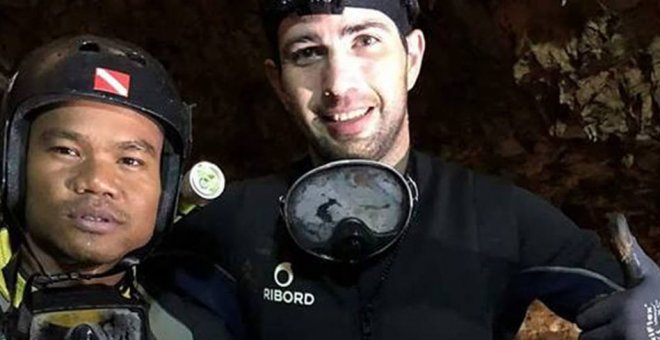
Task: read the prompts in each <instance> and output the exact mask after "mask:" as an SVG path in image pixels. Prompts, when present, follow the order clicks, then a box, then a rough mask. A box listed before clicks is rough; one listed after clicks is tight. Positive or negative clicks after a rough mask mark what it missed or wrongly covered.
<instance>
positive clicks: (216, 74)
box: [0, 0, 660, 339]
mask: <svg viewBox="0 0 660 340" xmlns="http://www.w3.org/2000/svg"><path fill="white" fill-rule="evenodd" d="M420 2H421V7H422V11H423V15H422V16H421V18H420V22H419V27H420V28H422V29H423V30H424V32H425V34H426V38H427V54H426V57H425V62H424V67H423V71H422V76H421V79H420V80H419V82H418V84H417V86H416V87H415V89H414V90H413V91H412V92H411V94H410V107H411V112H410V114H411V129H412V138H413V143H414V145H416V147H417V148H419V149H421V150H424V151H427V152H429V153H431V154H434V155H438V156H441V157H443V158H444V159H447V160H451V161H455V162H459V163H462V164H465V165H467V166H469V167H471V168H473V169H476V170H478V171H480V172H483V173H489V174H493V175H497V176H501V177H506V178H508V179H510V180H511V181H513V182H515V183H516V184H518V185H520V186H522V187H525V188H527V189H529V190H531V191H533V192H536V193H538V194H540V195H542V196H544V197H546V198H547V199H549V200H550V201H552V202H553V203H554V204H555V205H557V206H558V207H560V208H561V209H562V210H563V211H564V212H565V213H566V214H567V215H568V216H570V217H571V218H572V219H573V220H574V221H576V222H577V223H578V224H579V225H580V226H582V227H584V228H589V229H593V230H596V231H597V232H599V233H600V234H601V235H602V236H606V234H605V230H604V226H605V224H606V218H605V215H606V213H609V212H612V211H621V212H624V213H625V214H626V215H627V216H628V218H629V222H630V223H631V225H632V227H633V230H634V232H635V234H636V235H637V236H638V238H639V239H640V241H641V243H642V246H643V247H644V248H645V249H646V250H647V251H648V252H649V253H650V254H651V255H652V256H653V257H654V258H655V259H656V260H660V238H659V237H658V235H660V216H659V213H660V209H659V208H660V191H659V190H658V188H659V184H660V178H659V176H658V172H659V170H660V143H659V140H660V138H659V137H660V125H659V124H658V122H659V119H660V118H659V115H658V112H659V111H660V106H659V105H658V104H659V103H660V86H659V85H660V1H657V0H600V1H595V0H579V1H578V0H567V1H566V3H565V5H564V6H562V0H445V1H442V0H421V1H420ZM78 33H93V34H98V35H104V36H109V37H116V38H120V39H123V40H127V41H130V42H133V43H136V44H138V45H140V46H142V47H144V48H145V49H147V50H148V51H149V52H151V53H152V54H154V55H155V56H156V57H157V58H158V59H159V60H161V61H162V62H163V63H164V64H165V66H166V67H167V69H168V70H169V71H170V72H171V74H172V76H173V77H174V79H175V81H176V82H177V85H178V86H179V88H180V89H181V91H182V93H183V96H184V98H185V99H186V100H187V101H188V102H191V103H195V104H196V105H197V106H196V109H195V113H194V120H193V123H194V143H195V144H194V157H193V158H194V160H201V159H206V160H211V161H214V162H216V163H218V164H219V165H220V166H221V167H222V168H223V170H224V171H225V173H226V175H227V177H228V178H229V180H237V179H242V178H248V177H253V176H258V175H261V174H265V173H268V172H270V171H272V170H274V169H278V168H281V167H283V166H284V165H285V164H287V163H288V162H289V161H290V160H292V159H294V158H297V157H299V156H301V155H302V154H303V153H304V152H305V143H304V140H303V138H302V136H301V135H300V133H299V132H298V131H297V130H296V128H295V126H293V124H292V123H291V121H290V120H289V117H288V116H287V114H286V112H284V111H283V109H282V107H281V106H280V105H279V102H278V101H277V100H276V98H275V96H274V95H273V93H272V92H271V90H270V88H269V86H268V84H267V82H266V79H265V77H264V75H263V72H262V70H263V68H262V63H263V60H264V58H265V57H266V56H267V50H266V48H265V46H266V43H265V40H264V38H263V37H262V34H261V27H260V22H259V18H258V16H257V8H256V1H255V0H245V1H228V0H194V1H174V0H162V1H148V0H112V1H109V0H107V1H103V0H98V1H83V0H77V1H74V0H49V1H45V0H44V1H40V0H0V90H4V89H5V88H6V86H7V82H8V78H9V77H10V74H11V71H12V69H13V68H14V67H15V65H16V63H17V61H18V60H20V58H21V57H22V56H24V55H25V54H26V53H27V52H29V51H30V50H31V49H33V48H35V47H36V46H38V45H40V44H42V43H45V42H47V41H50V40H52V39H54V38H57V37H60V36H63V35H72V34H78ZM532 315H534V317H533V318H532V320H531V321H528V322H527V323H526V324H525V326H524V327H523V329H522V331H521V334H520V335H519V338H520V339H568V338H575V334H576V330H575V328H574V327H573V326H572V325H569V324H567V323H564V322H561V321H558V320H557V319H555V318H554V317H553V316H551V315H550V314H549V313H548V312H547V311H545V310H543V308H542V307H540V306H539V305H535V306H534V308H533V309H532Z"/></svg>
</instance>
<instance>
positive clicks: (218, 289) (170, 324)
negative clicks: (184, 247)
mask: <svg viewBox="0 0 660 340" xmlns="http://www.w3.org/2000/svg"><path fill="white" fill-rule="evenodd" d="M138 281H139V284H140V287H141V293H142V294H143V296H145V299H146V300H147V302H148V303H149V321H150V325H151V328H152V332H153V333H154V335H155V336H156V338H157V339H160V338H161V337H159V336H158V333H164V334H168V336H167V337H165V338H177V339H179V337H178V336H176V337H172V334H174V333H172V332H174V331H176V332H178V333H175V334H182V335H183V334H192V335H193V337H192V339H211V338H212V339H230V338H240V337H241V334H242V328H241V327H242V326H241V323H240V320H239V313H238V307H237V303H236V301H235V287H234V285H235V282H234V279H233V277H231V275H229V274H227V272H225V271H224V270H222V269H221V268H220V267H218V266H217V265H214V264H212V263H210V262H208V261H205V260H204V259H202V258H200V257H193V256H181V255H167V256H158V257H152V258H150V259H149V260H147V261H145V262H144V263H142V264H141V265H140V267H139V271H138ZM181 339H185V337H184V338H181Z"/></svg>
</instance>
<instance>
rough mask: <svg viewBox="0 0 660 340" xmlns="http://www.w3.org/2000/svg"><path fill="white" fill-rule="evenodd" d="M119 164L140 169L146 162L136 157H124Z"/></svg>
mask: <svg viewBox="0 0 660 340" xmlns="http://www.w3.org/2000/svg"><path fill="white" fill-rule="evenodd" d="M119 164H122V165H126V166H129V167H131V168H138V167H141V166H143V165H144V161H143V160H141V159H138V158H134V157H122V158H120V159H119Z"/></svg>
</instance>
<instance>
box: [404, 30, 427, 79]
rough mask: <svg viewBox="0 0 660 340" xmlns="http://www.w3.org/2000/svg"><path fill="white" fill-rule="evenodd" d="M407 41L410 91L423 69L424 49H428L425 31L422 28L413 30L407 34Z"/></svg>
mask: <svg viewBox="0 0 660 340" xmlns="http://www.w3.org/2000/svg"><path fill="white" fill-rule="evenodd" d="M406 43H407V44H408V55H407V58H408V64H407V67H408V69H407V70H406V72H407V80H408V84H407V86H408V91H410V90H411V89H412V88H413V87H414V86H415V83H416V82H417V78H418V77H419V72H420V70H421V69H422V60H423V59H424V51H425V50H426V40H425V39H424V33H423V32H422V31H421V30H418V29H416V30H413V31H412V32H410V33H409V34H408V35H407V36H406Z"/></svg>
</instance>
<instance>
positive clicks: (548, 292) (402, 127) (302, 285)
mask: <svg viewBox="0 0 660 340" xmlns="http://www.w3.org/2000/svg"><path fill="white" fill-rule="evenodd" d="M261 9H262V15H263V19H264V26H265V29H266V34H267V36H268V39H269V42H270V43H271V47H272V56H271V58H270V59H268V60H266V62H265V68H266V73H267V76H268V78H269V80H270V82H271V84H272V86H273V88H274V89H275V91H276V93H277V95H278V96H279V98H280V99H281V101H282V103H283V105H284V106H285V108H286V109H287V111H288V112H289V113H290V114H291V116H292V118H293V119H294V120H295V121H296V122H297V123H298V125H299V127H300V128H301V129H302V131H303V132H304V133H305V135H306V136H307V139H308V141H309V144H310V152H309V158H308V159H306V160H303V161H301V162H299V163H297V164H294V165H293V166H292V169H291V170H290V171H288V172H285V173H282V174H274V175H272V176H268V177H264V178H259V179H254V180H248V181H245V182H242V183H237V184H234V185H232V186H230V187H229V188H228V190H227V191H226V193H225V194H224V195H223V196H222V197H221V198H220V199H218V200H217V201H215V202H213V203H212V204H210V205H209V206H207V207H206V208H204V209H202V210H200V211H198V212H197V213H195V214H193V215H190V216H188V218H186V219H184V220H183V221H182V222H181V223H180V225H179V226H178V233H177V236H176V241H177V242H178V243H179V246H187V247H191V248H195V249H197V250H199V251H203V252H206V253H207V254H210V255H212V256H214V257H215V258H216V259H217V260H218V261H219V262H220V263H221V265H222V266H224V267H225V268H226V269H227V270H228V271H229V272H230V273H232V274H233V275H234V276H235V278H236V280H237V282H238V286H239V299H240V303H241V304H242V306H243V308H244V316H245V319H246V322H247V324H248V328H249V329H250V330H249V332H251V334H250V336H251V337H252V338H255V339H510V338H512V337H513V336H514V335H515V333H516V331H517V329H518V327H519V326H520V323H521V322H522V319H523V317H524V313H525V310H526V308H527V306H528V304H529V302H530V301H531V300H532V299H534V298H538V299H541V300H542V301H543V302H544V303H546V304H547V305H548V306H549V307H550V308H551V309H553V310H554V311H555V312H557V313H558V314H559V315H561V316H562V317H564V318H567V319H569V320H573V321H575V320H576V318H577V320H578V321H580V325H581V326H582V327H583V329H585V330H586V332H585V333H583V337H584V338H585V339H588V338H598V339H601V338H602V339H607V338H612V339H651V337H650V336H648V337H646V336H647V335H648V334H651V333H650V332H649V331H648V329H647V327H646V326H647V325H646V322H647V317H648V316H649V315H651V314H649V312H648V311H649V308H648V306H649V304H651V305H652V304H653V303H656V304H657V298H658V295H660V294H659V293H658V287H660V286H659V285H658V281H659V280H658V277H659V275H658V269H657V267H656V266H655V264H654V263H653V262H652V261H647V262H645V268H646V269H645V270H646V273H647V274H648V276H647V279H646V280H645V281H644V282H645V284H644V285H640V286H637V288H634V289H632V290H629V291H625V292H621V291H622V290H623V288H622V287H621V284H622V282H623V275H622V271H621V268H620V266H619V264H618V262H617V261H616V260H615V259H614V258H613V257H612V256H611V255H610V254H608V253H607V252H606V251H604V250H603V249H602V248H601V246H600V243H599V240H598V239H597V237H596V236H595V235H594V234H593V233H590V232H587V231H584V230H580V229H579V228H578V227H576V226H575V225H574V224H573V223H572V222H571V221H570V220H569V219H568V218H566V217H565V216H564V215H563V214H562V213H561V212H559V211H558V210H557V209H556V208H554V207H553V206H552V205H550V204H549V203H547V202H545V201H544V200H542V199H540V198H538V197H536V196H535V195H533V194H531V193H529V192H527V191H525V190H523V189H520V188H518V187H515V186H512V185H510V184H506V183H502V182H500V181H498V180H495V179H492V178H489V177H485V176H480V175H477V174H475V173H473V172H471V171H469V170H466V169H464V168H461V167H460V166H456V165H452V164H447V163H445V162H443V161H441V160H439V159H437V158H432V157H429V156H427V155H425V154H423V153H420V152H418V151H415V150H414V149H412V148H411V146H410V138H409V128H408V108H407V92H408V91H409V90H410V89H411V88H412V87H413V86H414V84H415V82H416V80H417V77H418V74H419V72H420V69H421V65H422V59H423V55H424V49H425V43H426V42H425V40H424V35H423V33H422V32H421V31H420V30H418V29H414V27H413V24H414V20H415V17H416V16H417V14H418V10H419V6H418V4H417V1H416V0H346V1H335V0H301V1H296V0H284V1H282V0H264V1H262V8H261ZM356 158H357V159H366V160H374V161H378V162H379V163H381V164H386V165H388V166H389V167H388V168H387V169H382V168H379V166H377V165H374V164H371V165H368V164H367V165H365V164H361V163H360V164H357V163H355V162H348V163H349V164H348V166H347V167H346V166H344V165H345V164H339V163H331V165H326V166H329V168H326V167H324V168H321V169H320V170H318V171H312V172H309V173H305V172H306V171H308V170H311V169H312V168H313V167H314V166H318V165H323V164H327V163H328V162H332V161H336V160H346V159H356ZM340 163H341V162H340ZM338 164H339V165H338ZM350 166H358V167H359V166H362V167H365V168H369V169H371V170H373V176H362V177H360V176H354V174H353V173H351V172H350V171H351V170H346V169H349V168H350ZM374 169H376V170H374ZM371 170H365V171H371ZM381 170H382V171H384V172H380V171H381ZM361 171H362V170H361ZM388 171H389V172H388ZM392 171H393V172H394V174H393V173H392ZM365 173H366V172H365ZM385 173H388V174H385ZM303 174H304V176H303V177H301V178H300V179H299V180H297V181H296V179H297V178H299V176H301V175H303ZM337 174H339V175H337ZM399 175H401V177H397V176H399ZM339 177H341V178H350V179H351V180H350V181H354V182H355V183H358V184H356V185H353V186H350V187H349V186H347V187H344V185H345V183H342V182H341V181H336V178H339ZM358 178H360V180H357V179H358ZM365 178H367V179H368V178H382V179H383V181H381V184H382V183H385V182H387V183H396V184H393V185H392V186H390V187H388V188H390V189H391V188H395V187H398V188H399V189H392V192H397V193H396V194H393V197H396V198H397V199H396V200H394V201H393V202H395V201H396V202H400V203H401V204H400V205H398V206H397V205H396V204H394V205H392V204H389V203H387V204H380V205H375V204H374V205H370V207H371V208H373V207H376V209H379V208H378V207H387V209H388V210H387V213H392V214H393V216H396V217H397V218H395V219H394V220H396V221H399V222H400V223H393V225H391V226H389V225H387V221H385V222H383V223H385V224H379V225H376V224H369V223H367V222H368V221H370V219H373V220H376V219H377V217H374V216H372V215H369V214H367V213H364V212H349V213H347V214H346V215H342V216H343V217H342V219H341V221H339V222H338V223H334V222H333V223H334V224H328V223H326V222H328V221H334V220H333V219H334V217H333V216H332V214H339V211H341V209H345V206H346V205H345V204H342V202H346V201H350V200H351V199H354V200H360V199H363V198H364V197H370V198H373V199H375V200H378V199H382V198H383V197H385V196H387V195H376V196H373V197H372V196H370V194H369V192H370V191H369V190H371V189H365V187H362V186H361V184H360V183H363V182H368V180H365ZM386 178H387V180H385V179H386ZM350 181H349V182H350ZM388 181H389V182H388ZM327 183H331V185H327ZM415 184H416V185H415ZM378 185H379V184H376V186H378ZM383 187H384V186H381V187H379V188H380V189H382V188H383ZM338 188H340V189H338ZM397 190H398V191H397ZM334 191H336V193H335V192H334ZM310 192H311V193H314V192H315V193H316V194H310ZM347 193H348V194H347ZM351 193H352V194H351ZM324 195H326V196H327V197H328V199H326V200H325V201H322V200H320V201H319V204H317V205H316V206H315V204H316V203H315V200H316V199H317V198H318V197H321V196H324ZM360 195H363V196H360ZM324 197H325V196H324ZM321 203H322V204H321ZM365 206H366V205H365ZM310 207H311V208H310ZM314 207H316V210H315V211H314ZM410 207H412V210H413V211H414V212H413V213H411V212H410V209H408V208H410ZM306 212H311V213H309V214H307V213H306ZM380 212H381V213H385V212H386V211H385V210H384V209H381V210H380ZM350 213H354V214H357V215H360V218H353V217H351V216H349V215H350ZM310 216H311V217H310ZM365 221H366V222H365ZM324 223H325V224H324ZM383 225H386V227H382V226H383ZM636 254H639V255H640V257H641V256H642V255H643V254H642V253H641V252H638V253H636ZM610 294H611V295H610ZM601 296H609V297H607V298H602V297H601ZM596 297H600V299H599V300H594V298H596ZM591 301H596V302H595V303H592V304H587V303H588V302H591ZM582 306H587V308H585V309H584V310H581V309H580V308H581V307H582ZM656 312H657V310H656V311H655V312H653V313H656ZM578 315H579V317H578ZM653 316H655V317H656V319H655V322H656V324H655V326H653V327H657V313H656V314H653ZM656 329H657V328H656Z"/></svg>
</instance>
